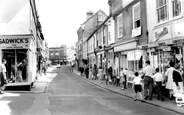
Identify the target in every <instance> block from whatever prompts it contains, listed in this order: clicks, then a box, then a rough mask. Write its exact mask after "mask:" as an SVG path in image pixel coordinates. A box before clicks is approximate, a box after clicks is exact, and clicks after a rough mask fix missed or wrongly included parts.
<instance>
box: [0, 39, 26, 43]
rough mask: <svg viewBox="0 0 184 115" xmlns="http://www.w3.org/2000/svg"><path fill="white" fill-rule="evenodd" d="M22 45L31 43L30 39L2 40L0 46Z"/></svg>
mask: <svg viewBox="0 0 184 115" xmlns="http://www.w3.org/2000/svg"><path fill="white" fill-rule="evenodd" d="M19 43H20V44H21V43H29V38H16V39H11V38H10V39H0V44H19Z"/></svg>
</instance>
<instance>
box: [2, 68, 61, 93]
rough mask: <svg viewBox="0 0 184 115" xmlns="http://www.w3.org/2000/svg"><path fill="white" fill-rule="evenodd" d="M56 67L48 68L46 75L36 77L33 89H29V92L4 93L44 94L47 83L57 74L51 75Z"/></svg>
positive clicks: (14, 91)
mask: <svg viewBox="0 0 184 115" xmlns="http://www.w3.org/2000/svg"><path fill="white" fill-rule="evenodd" d="M54 69H56V67H49V68H48V69H47V73H46V75H44V74H41V75H38V79H37V81H36V82H35V87H33V88H31V91H16V90H13V91H5V92H7V93H44V92H45V90H46V88H47V86H48V85H49V83H50V82H51V81H52V79H53V78H54V77H55V76H56V74H57V73H52V71H53V70H54Z"/></svg>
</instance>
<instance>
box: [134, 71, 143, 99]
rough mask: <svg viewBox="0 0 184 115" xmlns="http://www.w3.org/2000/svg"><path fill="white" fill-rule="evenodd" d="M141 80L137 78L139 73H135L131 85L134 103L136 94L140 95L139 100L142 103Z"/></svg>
mask: <svg viewBox="0 0 184 115" xmlns="http://www.w3.org/2000/svg"><path fill="white" fill-rule="evenodd" d="M141 82H142V78H141V77H139V73H138V72H135V78H134V80H133V85H132V89H134V91H135V98H134V101H136V100H137V93H139V95H140V98H141V102H143V98H142V94H141V92H142V83H141Z"/></svg>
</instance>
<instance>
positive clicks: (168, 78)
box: [164, 61, 175, 100]
mask: <svg viewBox="0 0 184 115" xmlns="http://www.w3.org/2000/svg"><path fill="white" fill-rule="evenodd" d="M174 65H175V63H174V62H173V61H171V62H170V63H169V66H170V67H169V68H168V69H167V70H166V73H165V80H164V81H165V82H166V89H169V99H170V100H172V99H173V98H174V96H173V89H174V82H173V71H174V70H175V68H174Z"/></svg>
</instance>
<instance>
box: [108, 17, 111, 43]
mask: <svg viewBox="0 0 184 115" xmlns="http://www.w3.org/2000/svg"><path fill="white" fill-rule="evenodd" d="M108 38H109V41H110V40H111V22H110V21H109V26H108Z"/></svg>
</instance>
